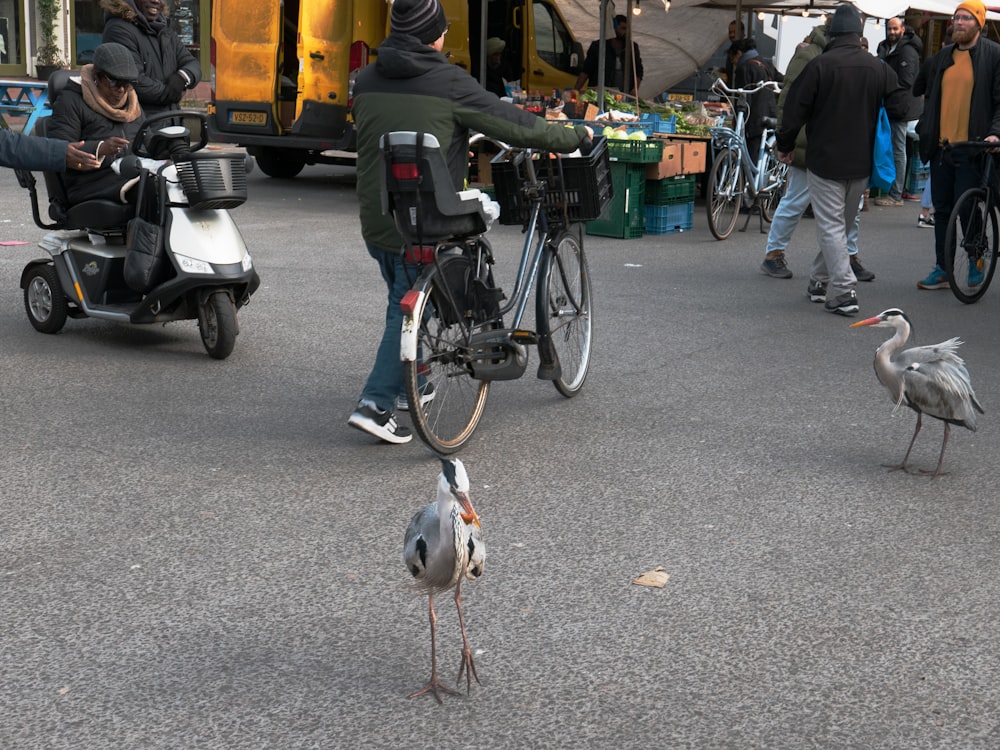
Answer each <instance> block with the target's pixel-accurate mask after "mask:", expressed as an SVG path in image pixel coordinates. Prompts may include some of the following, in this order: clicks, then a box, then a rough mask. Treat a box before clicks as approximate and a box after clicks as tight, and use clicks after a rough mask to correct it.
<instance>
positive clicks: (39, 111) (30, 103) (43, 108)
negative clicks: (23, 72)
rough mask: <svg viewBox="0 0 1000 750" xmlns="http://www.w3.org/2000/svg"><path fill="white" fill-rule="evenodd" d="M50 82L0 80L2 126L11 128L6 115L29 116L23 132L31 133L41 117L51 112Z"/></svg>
mask: <svg viewBox="0 0 1000 750" xmlns="http://www.w3.org/2000/svg"><path fill="white" fill-rule="evenodd" d="M47 101H48V84H47V83H46V82H44V81H5V80H0V127H3V128H10V125H8V124H7V120H6V119H5V116H11V115H13V116H16V117H27V118H28V120H27V122H25V123H24V128H23V129H22V132H24V133H30V132H31V130H32V128H34V127H35V122H36V121H37V120H38V118H39V117H46V116H48V115H49V114H50V111H49V108H48V106H47Z"/></svg>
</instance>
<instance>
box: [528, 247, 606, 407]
mask: <svg viewBox="0 0 1000 750" xmlns="http://www.w3.org/2000/svg"><path fill="white" fill-rule="evenodd" d="M592 300H593V297H592V295H591V287H590V269H589V268H588V266H587V256H586V255H584V252H583V246H582V245H581V244H580V242H579V241H578V240H577V238H576V237H574V236H573V235H572V234H570V233H568V232H562V233H561V234H560V235H558V236H557V237H556V238H555V239H554V240H553V241H552V242H551V243H550V244H549V246H548V247H547V248H546V252H545V255H544V257H543V260H542V269H541V274H540V276H539V282H538V290H537V292H536V297H535V305H536V306H535V317H536V319H537V323H538V325H539V328H540V333H542V334H548V336H549V340H550V341H551V343H552V347H553V348H554V349H555V352H556V355H557V357H558V359H559V369H560V375H559V377H557V378H555V380H553V381H552V382H553V385H555V387H556V390H557V391H559V393H561V394H562V395H563V396H565V397H566V398H572V397H573V396H575V395H576V394H577V393H579V392H580V389H581V388H582V387H583V382H584V381H585V380H586V379H587V372H588V370H589V369H590V355H591V345H592V343H593V325H594V321H593V309H592V307H591V304H592Z"/></svg>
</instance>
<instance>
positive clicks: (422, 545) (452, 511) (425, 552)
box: [403, 458, 486, 703]
mask: <svg viewBox="0 0 1000 750" xmlns="http://www.w3.org/2000/svg"><path fill="white" fill-rule="evenodd" d="M403 561H404V562H405V563H406V567H407V569H408V570H409V571H410V573H411V574H412V575H413V578H414V579H415V580H414V584H415V586H416V588H417V589H419V590H420V591H422V592H423V593H425V594H427V601H428V608H429V617H430V622H431V679H430V681H429V682H428V683H427V685H426V686H425V687H424V688H422V689H421V690H418V691H416V692H415V693H412V694H411V695H410V697H411V698H416V697H417V696H418V695H423V694H424V693H430V694H431V695H433V696H434V698H435V699H436V700H437V702H438V703H441V696H440V695H439V691H440V692H443V693H447V694H449V695H458V692H456V691H454V690H451V689H449V688H446V687H445V686H444V685H442V684H441V680H440V679H439V678H438V673H437V643H436V636H437V633H436V631H437V616H436V615H435V614H434V595H435V594H439V593H442V592H444V591H449V590H450V589H452V588H454V589H455V607H456V608H457V609H458V623H459V626H460V627H461V629H462V665H461V667H460V668H459V670H458V682H461V681H462V674H463V673H464V674H465V680H466V689H467V691H471V690H472V678H473V677H474V678H475V679H476V682H479V675H477V674H476V665H475V663H474V662H473V661H472V649H471V648H470V647H469V636H468V634H467V633H466V630H465V618H464V617H463V615H462V581H464V580H465V579H466V578H468V579H469V580H475V579H476V578H479V576H481V575H482V574H483V565H484V563H485V562H486V547H485V546H483V536H482V528H481V526H480V524H479V516H478V515H477V514H476V511H475V509H474V508H473V507H472V502H471V501H470V500H469V476H468V474H466V472H465V466H464V465H463V464H462V462H461V461H460V460H458V459H457V458H449V459H446V458H442V459H441V474H440V475H439V476H438V486H437V499H436V500H435V501H434V502H432V503H428V504H427V505H425V506H424V507H423V508H421V509H420V510H419V511H417V512H416V514H414V516H413V518H412V519H410V523H409V525H408V526H407V527H406V535H405V537H404V539H403Z"/></svg>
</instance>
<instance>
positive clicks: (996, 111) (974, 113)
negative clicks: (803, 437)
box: [915, 36, 1000, 162]
mask: <svg viewBox="0 0 1000 750" xmlns="http://www.w3.org/2000/svg"><path fill="white" fill-rule="evenodd" d="M954 49H955V45H954V44H949V45H948V46H947V47H942V48H941V51H940V52H938V53H937V54H936V55H934V57H932V58H930V59H929V60H928V61H927V62H926V63H924V67H923V68H922V69H921V71H920V77H919V80H918V83H917V86H916V87H915V88H916V90H917V91H923V92H924V113H923V115H922V116H921V117H920V122H918V123H917V134H918V135H919V136H920V158H921V159H922V160H923V161H928V162H929V161H930V160H931V157H932V156H933V155H934V151H935V150H936V149H937V147H938V141H939V140H941V77H942V76H943V75H944V71H945V70H946V69H947V68H950V67H951V66H952V65H954V64H955V63H954V61H953V60H952V57H951V55H952V52H953V51H954ZM969 54H970V56H971V57H972V75H973V84H972V102H971V105H970V107H969V140H973V141H980V140H983V139H984V138H986V136H988V135H995V136H1000V44H997V43H996V42H993V41H990V40H989V39H986V38H985V37H982V36H981V37H979V41H978V42H976V46H975V47H973V48H972V50H971V51H970V53H969Z"/></svg>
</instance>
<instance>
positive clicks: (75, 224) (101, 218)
mask: <svg viewBox="0 0 1000 750" xmlns="http://www.w3.org/2000/svg"><path fill="white" fill-rule="evenodd" d="M134 216H135V206H133V205H131V204H128V203H115V202H114V201H107V200H92V201H84V202H83V203H77V204H76V205H75V206H70V207H69V208H68V209H67V210H66V214H65V218H64V219H62V226H63V228H64V229H113V228H116V227H124V226H125V225H126V224H128V222H129V219H132V218H133V217H134ZM52 218H53V219H55V218H57V217H55V216H53V217H52Z"/></svg>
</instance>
